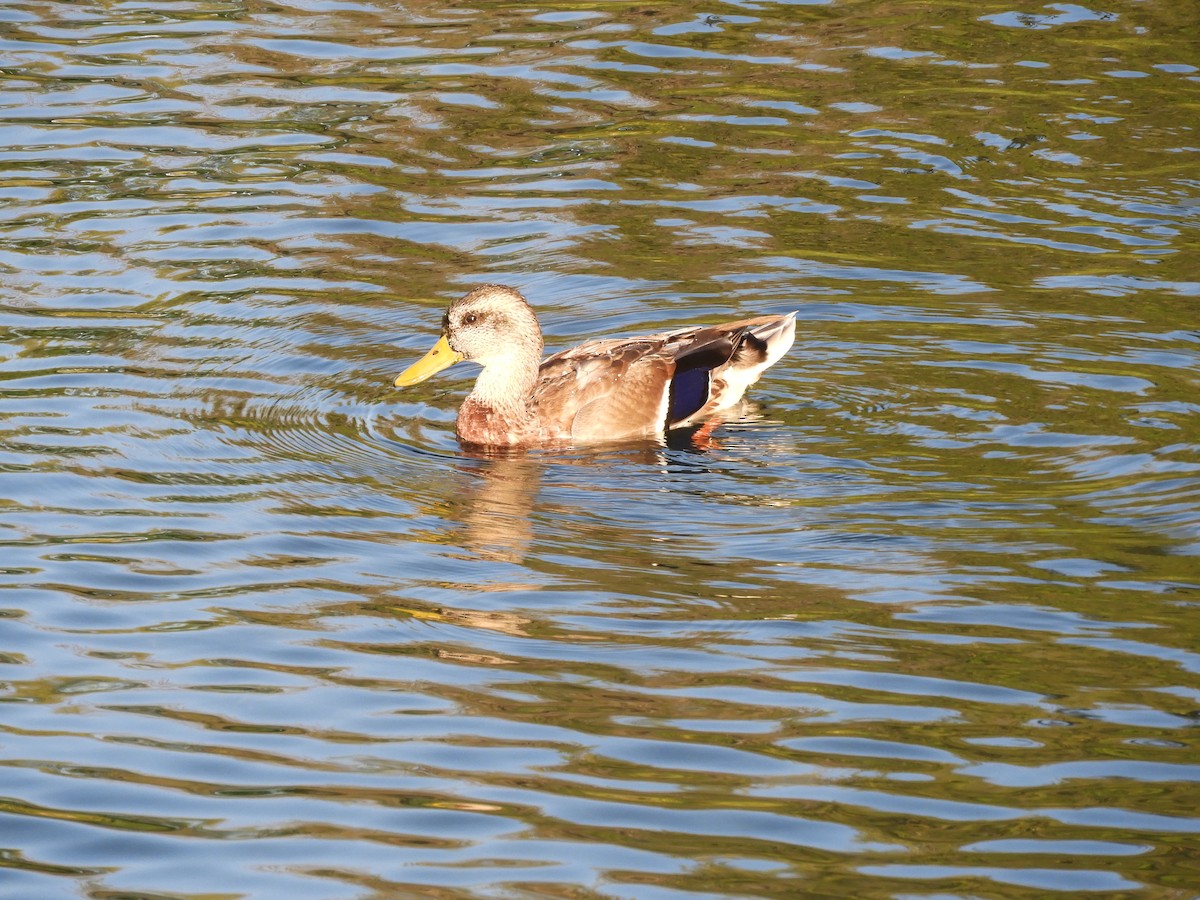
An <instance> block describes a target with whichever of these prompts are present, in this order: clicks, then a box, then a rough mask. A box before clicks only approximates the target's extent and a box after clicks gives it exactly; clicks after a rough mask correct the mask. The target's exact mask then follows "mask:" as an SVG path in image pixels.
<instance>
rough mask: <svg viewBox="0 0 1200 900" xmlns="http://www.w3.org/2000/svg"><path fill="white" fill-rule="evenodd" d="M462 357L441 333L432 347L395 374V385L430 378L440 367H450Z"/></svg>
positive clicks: (408, 383)
mask: <svg viewBox="0 0 1200 900" xmlns="http://www.w3.org/2000/svg"><path fill="white" fill-rule="evenodd" d="M462 358H463V357H462V354H461V353H459V352H457V351H456V350H454V349H452V348H451V347H450V342H449V341H448V340H446V336H445V335H444V334H443V335H442V337H441V340H439V341H438V342H437V343H436V344H434V345H433V349H431V350H430V351H429V352H428V353H426V354H425V355H424V356H422V357H421V358H420V359H419V360H417V361H416V362H415V363H413V364H412V365H411V366H409V367H408V368H407V369H405V370H404V371H403V372H401V373H400V374H399V375H397V376H396V382H395V384H396V387H409V386H410V385H414V384H420V383H421V382H422V381H424V380H425V379H426V378H432V377H433V376H434V375H436V374H437V373H438V372H440V371H442V369H448V368H450V367H451V366H452V365H454V364H455V363H456V362H458V361H459V360H460V359H462Z"/></svg>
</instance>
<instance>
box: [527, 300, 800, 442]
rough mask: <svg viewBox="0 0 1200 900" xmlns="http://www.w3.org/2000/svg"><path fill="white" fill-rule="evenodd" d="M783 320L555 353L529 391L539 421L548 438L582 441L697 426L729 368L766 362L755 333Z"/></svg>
mask: <svg viewBox="0 0 1200 900" xmlns="http://www.w3.org/2000/svg"><path fill="white" fill-rule="evenodd" d="M784 319H785V317H781V316H760V317H758V318H755V319H744V320H742V321H738V322H727V323H724V324H721V325H701V326H694V327H690V328H681V329H679V330H678V331H671V332H665V333H663V334H653V335H647V336H645V337H636V338H625V339H621V338H617V339H608V340H599V341H589V342H587V343H585V344H580V345H579V346H578V347H573V348H571V349H570V350H564V351H562V352H561V353H556V354H554V355H553V356H550V357H548V358H547V359H546V360H545V361H544V362H543V363H542V365H541V369H540V371H539V374H538V383H537V385H536V386H535V387H534V403H535V404H536V405H537V410H538V412H537V416H538V419H539V420H540V421H541V422H542V424H543V425H544V426H545V427H546V429H547V431H548V432H552V433H550V434H548V435H547V437H552V438H555V439H569V440H573V441H580V442H588V441H600V440H614V439H621V438H631V437H638V436H646V435H653V434H658V433H660V432H662V431H663V430H664V429H666V428H671V427H674V426H676V425H683V424H690V423H692V422H696V421H700V420H702V419H703V418H704V417H705V416H706V415H708V414H709V413H710V412H712V411H713V410H715V409H717V408H719V407H720V406H722V405H725V404H726V403H727V402H729V399H730V398H729V397H728V396H724V394H725V392H726V387H727V385H728V383H729V381H730V380H731V379H730V378H729V377H728V376H729V374H730V372H731V369H733V368H736V367H741V366H745V367H747V368H751V367H756V366H757V365H758V364H759V363H760V362H765V359H766V357H765V356H764V353H765V344H764V341H763V340H762V339H761V338H760V337H759V336H758V334H759V333H762V332H763V329H764V328H774V327H777V325H778V323H780V322H782V321H784ZM741 389H744V385H742V387H741ZM741 389H739V390H738V392H737V393H738V397H740V396H741ZM738 397H733V398H732V399H733V400H736V399H738Z"/></svg>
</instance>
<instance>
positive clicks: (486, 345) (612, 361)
mask: <svg viewBox="0 0 1200 900" xmlns="http://www.w3.org/2000/svg"><path fill="white" fill-rule="evenodd" d="M795 338H796V313H795V312H792V313H788V314H786V315H767V316H759V317H757V318H752V319H741V320H738V321H735V322H725V323H722V324H718V325H693V326H689V327H686V328H680V329H677V330H674V331H666V332H662V333H660V334H650V335H644V336H639V337H626V338H603V339H599V340H591V341H587V342H586V343H583V344H580V345H579V346H577V347H572V348H571V349H569V350H563V351H561V352H559V353H555V354H553V355H552V356H548V357H546V358H545V359H542V351H543V341H542V329H541V326H540V325H539V324H538V319H537V316H536V314H535V313H534V310H533V307H532V306H530V304H529V301H527V300H526V299H525V297H524V296H523V295H522V294H521V292H520V291H519V290H517V289H516V288H513V287H508V286H507V285H502V284H485V285H482V286H480V287H477V288H475V289H473V290H471V291H469V292H468V293H466V294H464V295H463V296H462V297H460V298H459V299H457V300H455V301H454V302H453V303H451V304H450V306H449V308H448V309H447V310H446V313H445V315H444V316H443V317H442V333H441V337H440V338H439V339H438V341H437V343H436V344H434V346H433V347H432V348H431V349H430V350H429V352H428V353H426V354H425V355H424V356H423V357H422V358H421V359H419V360H418V361H417V362H415V363H413V364H412V365H410V366H409V367H408V368H407V369H405V370H404V371H403V372H401V373H400V375H398V376H397V377H396V379H395V386H396V387H400V388H407V387H411V386H412V385H415V384H420V383H421V382H423V381H425V380H426V379H428V378H431V377H433V376H434V375H436V374H437V373H438V372H441V371H442V370H443V369H446V368H449V367H450V366H452V365H454V364H455V363H457V362H460V361H463V360H468V361H471V362H474V363H477V364H479V365H480V366H482V367H483V368H482V370H481V371H480V372H479V374H478V376H477V377H476V380H475V386H474V387H473V388H472V390H471V392H470V394H468V395H467V398H466V399H465V400H464V401H463V403H462V406H461V407H460V408H459V411H458V421H457V429H456V430H457V434H458V439H459V441H460V443H462V444H466V445H470V446H475V447H547V446H578V445H589V444H600V443H606V442H613V441H633V440H639V439H656V438H657V439H661V438H662V437H663V436H664V434H665V432H668V431H671V430H674V429H680V428H692V427H704V426H705V425H706V423H710V422H711V420H712V419H713V417H714V415H715V414H716V413H719V412H720V411H721V410H726V409H728V408H729V407H731V406H734V405H735V404H737V403H738V402H739V401H740V400H741V399H742V397H743V395H744V394H745V392H746V389H747V388H748V387H749V386H750V385H752V384H754V383H755V382H756V381H758V379H759V376H761V375H762V373H763V372H764V371H766V370H767V369H768V368H769V367H770V366H772V365H773V364H774V363H776V362H777V361H778V360H779V359H780V358H781V357H782V356H783V355H784V354H785V353H787V351H788V349H789V348H790V347H791V346H792V343H793V342H794V341H795Z"/></svg>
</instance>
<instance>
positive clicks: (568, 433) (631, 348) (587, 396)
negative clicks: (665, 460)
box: [533, 335, 675, 442]
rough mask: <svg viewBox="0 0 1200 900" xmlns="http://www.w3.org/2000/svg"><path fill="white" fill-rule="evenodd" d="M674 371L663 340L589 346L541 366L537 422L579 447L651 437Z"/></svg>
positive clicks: (656, 337)
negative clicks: (580, 443)
mask: <svg viewBox="0 0 1200 900" xmlns="http://www.w3.org/2000/svg"><path fill="white" fill-rule="evenodd" d="M674 368H675V366H674V362H673V360H672V359H671V357H670V355H666V354H664V353H663V335H652V336H650V337H643V338H632V339H629V340H603V341H589V342H588V343H586V344H581V345H580V346H578V347H573V348H572V349H570V350H565V351H563V352H562V353H556V354H555V355H554V356H551V357H550V358H548V359H547V360H546V361H545V362H543V363H542V366H541V370H540V372H539V374H538V383H537V385H536V386H535V387H534V393H533V397H534V403H535V404H536V405H537V410H538V417H539V419H541V421H542V422H543V423H545V424H547V425H551V426H552V427H553V428H555V429H557V431H558V434H557V435H556V436H557V437H559V438H570V439H572V440H575V441H580V442H587V441H597V440H613V439H620V438H625V437H636V436H643V435H649V434H657V433H658V432H660V431H661V430H662V428H663V418H664V412H663V410H664V406H663V404H664V398H665V396H666V392H667V389H668V385H669V384H670V381H671V375H672V374H673V372H674Z"/></svg>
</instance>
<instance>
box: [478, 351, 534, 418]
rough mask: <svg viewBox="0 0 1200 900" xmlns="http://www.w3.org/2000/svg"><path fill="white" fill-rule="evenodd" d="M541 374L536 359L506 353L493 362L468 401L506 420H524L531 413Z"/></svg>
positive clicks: (480, 378) (484, 370) (489, 363)
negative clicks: (534, 388) (535, 386)
mask: <svg viewBox="0 0 1200 900" xmlns="http://www.w3.org/2000/svg"><path fill="white" fill-rule="evenodd" d="M537 375H538V360H537V357H536V356H534V357H533V358H532V359H529V358H526V357H525V356H524V355H517V354H506V355H504V356H499V357H496V358H494V359H490V360H488V362H487V363H486V364H485V365H484V367H483V371H482V372H480V373H479V377H478V378H477V379H476V380H475V388H474V389H473V390H472V391H471V395H470V396H469V397H468V398H467V399H468V400H470V401H472V402H473V403H474V404H476V405H478V406H483V407H486V408H487V409H489V410H493V411H494V412H495V413H497V414H498V415H500V416H503V417H504V418H505V419H508V420H510V421H520V420H522V419H525V418H527V417H528V416H529V415H530V414H531V410H530V406H531V403H530V401H531V395H532V393H533V386H534V384H535V383H536V382H537Z"/></svg>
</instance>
